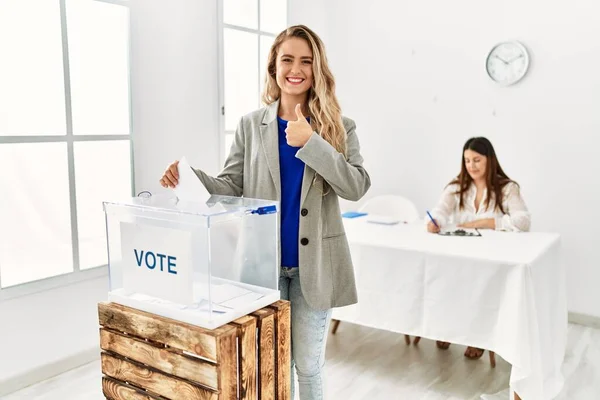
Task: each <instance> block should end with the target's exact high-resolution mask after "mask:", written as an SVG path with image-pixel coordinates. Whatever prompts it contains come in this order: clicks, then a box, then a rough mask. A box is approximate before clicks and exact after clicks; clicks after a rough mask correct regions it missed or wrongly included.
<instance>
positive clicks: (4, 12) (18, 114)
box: [0, 0, 66, 136]
mask: <svg viewBox="0 0 600 400" xmlns="http://www.w3.org/2000/svg"><path fill="white" fill-rule="evenodd" d="M0 54H1V55H2V56H1V57H2V61H1V62H0V135H9V136H10V135H15V136H20V135H64V134H65V133H66V122H65V121H66V117H65V115H66V114H65V90H64V86H65V85H64V75H63V73H64V72H63V52H62V39H61V32H60V10H59V2H58V1H48V0H2V1H0Z"/></svg>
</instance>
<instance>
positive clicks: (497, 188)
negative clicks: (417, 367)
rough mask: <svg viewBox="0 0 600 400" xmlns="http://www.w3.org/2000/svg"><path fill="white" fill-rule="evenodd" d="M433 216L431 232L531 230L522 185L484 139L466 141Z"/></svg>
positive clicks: (477, 353)
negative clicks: (456, 171)
mask: <svg viewBox="0 0 600 400" xmlns="http://www.w3.org/2000/svg"><path fill="white" fill-rule="evenodd" d="M430 214H431V216H432V217H433V220H434V221H435V224H434V223H433V222H432V221H429V222H428V223H427V231H428V232H431V233H437V232H439V231H440V228H443V227H444V226H446V225H450V224H455V225H457V227H459V228H477V229H495V230H499V231H513V232H518V231H528V230H529V227H530V225H531V215H530V213H529V211H528V210H527V206H526V205H525V202H524V201H523V198H522V197H521V193H520V191H519V185H518V184H517V183H516V182H515V181H513V180H511V179H510V178H509V177H508V176H507V175H506V174H505V173H504V171H503V170H502V168H501V167H500V163H499V162H498V158H497V157H496V152H495V151H494V147H493V146H492V143H491V142H490V141H489V140H488V139H486V138H484V137H475V138H471V139H469V140H467V142H466V143H465V145H464V147H463V154H462V165H461V169H460V174H459V175H458V176H457V177H456V178H455V179H454V180H453V181H452V182H450V183H449V184H448V185H447V186H446V188H445V189H444V192H443V194H442V198H441V199H440V201H439V203H438V205H437V206H436V207H435V208H434V209H433V210H432V211H431V213H430ZM436 225H437V226H436ZM437 346H438V347H439V348H441V349H447V348H448V347H449V346H450V343H448V342H441V341H438V342H437ZM483 353H484V350H483V349H479V348H475V347H468V348H467V350H466V352H465V356H466V357H468V358H471V359H478V358H480V357H481V356H482V355H483Z"/></svg>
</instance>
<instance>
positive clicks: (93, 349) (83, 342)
mask: <svg viewBox="0 0 600 400" xmlns="http://www.w3.org/2000/svg"><path fill="white" fill-rule="evenodd" d="M107 293H108V277H107V276H104V277H102V278H96V279H92V280H88V281H85V282H82V283H77V284H73V285H69V286H65V287H61V288H57V289H53V290H48V291H45V292H40V293H36V294H33V295H28V296H24V297H17V298H14V299H11V300H6V301H2V302H0V316H1V325H0V395H2V394H5V393H9V392H11V391H13V390H16V389H19V388H21V387H23V386H26V385H29V384H31V383H33V382H35V381H37V380H40V379H45V378H48V377H50V376H53V375H55V374H56V373H59V372H61V371H62V370H66V369H70V368H74V367H76V366H78V365H81V364H83V363H86V362H89V361H91V360H93V359H94V358H98V357H100V347H99V342H100V339H99V334H98V328H99V327H98V302H100V301H106V297H107ZM98 387H100V382H98Z"/></svg>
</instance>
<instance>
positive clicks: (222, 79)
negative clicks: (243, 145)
mask: <svg viewBox="0 0 600 400" xmlns="http://www.w3.org/2000/svg"><path fill="white" fill-rule="evenodd" d="M281 1H285V2H286V16H285V19H286V26H289V21H290V3H291V0H281ZM261 2H262V0H257V7H258V12H257V14H256V15H257V18H258V21H257V24H258V25H257V29H252V28H246V27H243V26H238V25H232V24H226V23H225V21H224V20H223V19H224V14H223V0H218V4H217V21H218V26H217V40H218V45H217V52H218V54H217V59H218V60H219V68H218V69H219V72H218V78H219V105H220V106H219V169H221V168H222V167H223V166H224V164H225V159H226V158H227V156H226V155H225V152H226V151H229V149H226V148H225V147H226V146H225V143H226V138H227V135H231V134H235V131H226V130H225V76H224V75H225V55H224V46H225V43H224V40H223V34H224V31H225V28H228V29H234V30H238V31H243V32H248V33H254V34H256V40H257V41H258V77H257V79H258V87H259V88H260V86H261V80H262V79H263V77H264V71H261V69H260V67H261V65H260V64H261V60H260V37H261V36H270V37H272V38H275V37H276V36H277V34H275V33H272V32H265V31H262V30H261V29H260V6H261ZM258 95H259V98H260V93H259V94H258ZM249 111H251V110H249ZM239 117H241V115H239Z"/></svg>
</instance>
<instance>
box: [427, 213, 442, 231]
mask: <svg viewBox="0 0 600 400" xmlns="http://www.w3.org/2000/svg"><path fill="white" fill-rule="evenodd" d="M427 215H429V219H430V220H431V222H433V224H434V225H435V226H436V227H438V228H439V227H440V226H439V225H438V224H437V223H436V222H435V219H433V217H432V216H431V214H429V211H427Z"/></svg>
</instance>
